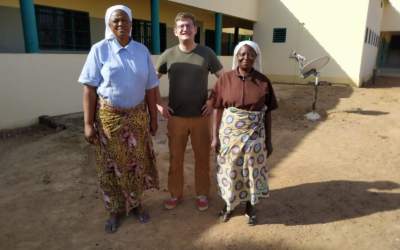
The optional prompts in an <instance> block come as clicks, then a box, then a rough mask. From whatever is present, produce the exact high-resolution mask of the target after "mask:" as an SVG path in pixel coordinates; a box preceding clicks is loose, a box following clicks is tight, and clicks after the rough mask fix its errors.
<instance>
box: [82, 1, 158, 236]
mask: <svg viewBox="0 0 400 250" xmlns="http://www.w3.org/2000/svg"><path fill="white" fill-rule="evenodd" d="M105 24H106V31H105V39H103V40H101V41H100V42H98V43H96V44H94V45H93V46H92V48H91V50H90V52H89V54H88V57H87V59H86V62H85V65H84V67H83V69H82V72H81V75H80V77H79V82H80V83H82V84H83V111H84V122H85V123H84V133H85V138H86V140H87V141H88V142H89V143H91V144H94V145H95V146H96V163H97V164H96V165H97V175H98V180H99V184H100V189H101V191H102V194H103V199H104V203H105V206H106V209H107V210H108V212H109V218H108V219H107V221H106V224H105V231H106V232H108V233H113V232H115V231H116V230H117V227H118V215H119V214H120V213H121V212H122V211H125V212H126V214H129V213H130V212H133V214H134V215H136V216H137V218H138V219H139V221H140V222H142V223H145V222H147V221H148V219H149V216H148V214H147V213H146V212H145V210H144V209H143V207H142V206H141V196H142V193H143V191H144V190H147V189H150V188H158V187H159V183H158V174H157V169H156V165H155V155H154V151H153V146H152V141H151V137H150V136H149V134H151V135H153V136H154V135H155V133H156V130H157V108H156V100H157V95H158V94H159V90H158V85H159V81H158V78H157V75H156V73H155V70H154V66H153V64H152V62H151V58H150V53H149V51H148V50H147V48H146V47H145V46H144V45H142V44H140V43H138V42H135V41H133V40H132V39H131V30H132V14H131V10H130V9H129V8H127V7H126V6H123V5H115V6H112V7H110V8H108V9H107V11H106V16H105Z"/></svg>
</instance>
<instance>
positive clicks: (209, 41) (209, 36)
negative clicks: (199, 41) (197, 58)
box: [205, 30, 215, 51]
mask: <svg viewBox="0 0 400 250" xmlns="http://www.w3.org/2000/svg"><path fill="white" fill-rule="evenodd" d="M205 33H206V34H205V44H206V46H207V47H210V48H211V49H213V50H214V51H215V31H214V30H206V32H205Z"/></svg>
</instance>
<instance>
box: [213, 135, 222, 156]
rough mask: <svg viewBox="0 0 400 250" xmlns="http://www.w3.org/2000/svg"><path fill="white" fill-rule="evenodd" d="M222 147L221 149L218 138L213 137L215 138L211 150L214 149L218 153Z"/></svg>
mask: <svg viewBox="0 0 400 250" xmlns="http://www.w3.org/2000/svg"><path fill="white" fill-rule="evenodd" d="M220 147H221V145H220V142H219V138H218V136H213V138H212V140H211V148H212V149H214V150H215V152H216V153H218V152H219V149H220Z"/></svg>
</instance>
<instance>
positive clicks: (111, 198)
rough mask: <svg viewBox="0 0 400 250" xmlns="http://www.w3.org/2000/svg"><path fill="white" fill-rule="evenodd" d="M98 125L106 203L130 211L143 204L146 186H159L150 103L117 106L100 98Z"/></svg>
mask: <svg viewBox="0 0 400 250" xmlns="http://www.w3.org/2000/svg"><path fill="white" fill-rule="evenodd" d="M95 129H96V131H97V135H98V139H99V140H98V143H97V145H96V163H97V164H96V165H97V168H96V169H97V176H98V181H99V186H100V189H101V192H102V194H103V200H104V203H105V207H106V209H107V210H108V211H109V212H111V213H118V212H122V211H125V212H126V213H127V214H128V213H129V212H130V210H131V209H132V208H135V207H137V206H138V205H139V204H140V199H141V196H142V193H143V191H144V190H147V189H152V188H157V189H158V188H159V180H158V173H157V169H156V158H155V155H154V151H153V145H152V139H151V136H150V132H149V117H148V112H147V108H146V105H145V104H144V103H141V104H139V105H137V106H135V107H133V108H127V109H123V108H115V107H112V106H111V105H110V104H108V103H107V102H106V101H104V100H103V99H101V98H99V100H98V104H97V109H96V121H95Z"/></svg>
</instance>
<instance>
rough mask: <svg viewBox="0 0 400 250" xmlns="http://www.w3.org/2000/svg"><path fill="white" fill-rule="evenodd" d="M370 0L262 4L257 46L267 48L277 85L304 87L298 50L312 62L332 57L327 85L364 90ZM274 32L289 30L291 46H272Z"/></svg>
mask: <svg viewBox="0 0 400 250" xmlns="http://www.w3.org/2000/svg"><path fill="white" fill-rule="evenodd" d="M368 2H369V0H352V1H348V0H335V1H327V0H325V1H321V0H302V1H298V0H268V1H260V6H259V14H258V15H259V19H258V22H257V23H256V25H255V31H254V40H255V41H256V42H258V43H259V44H260V45H261V47H262V52H263V60H264V62H265V63H264V70H265V72H266V73H267V74H269V75H270V77H271V78H272V79H273V80H277V81H286V82H299V81H300V80H299V77H298V69H297V65H296V64H295V62H294V61H293V60H290V59H288V56H289V54H290V52H291V50H293V49H294V50H296V51H297V52H299V53H300V54H303V55H304V56H306V57H307V59H313V58H317V57H321V56H325V55H329V56H330V57H331V61H330V62H329V64H328V65H327V66H326V67H325V68H324V69H323V70H322V72H321V78H322V80H328V81H332V82H341V83H350V84H351V83H352V84H355V85H359V84H360V67H361V58H362V54H363V46H362V45H363V42H364V32H365V22H366V19H367V12H368ZM273 28H287V40H286V43H272V33H273Z"/></svg>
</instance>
